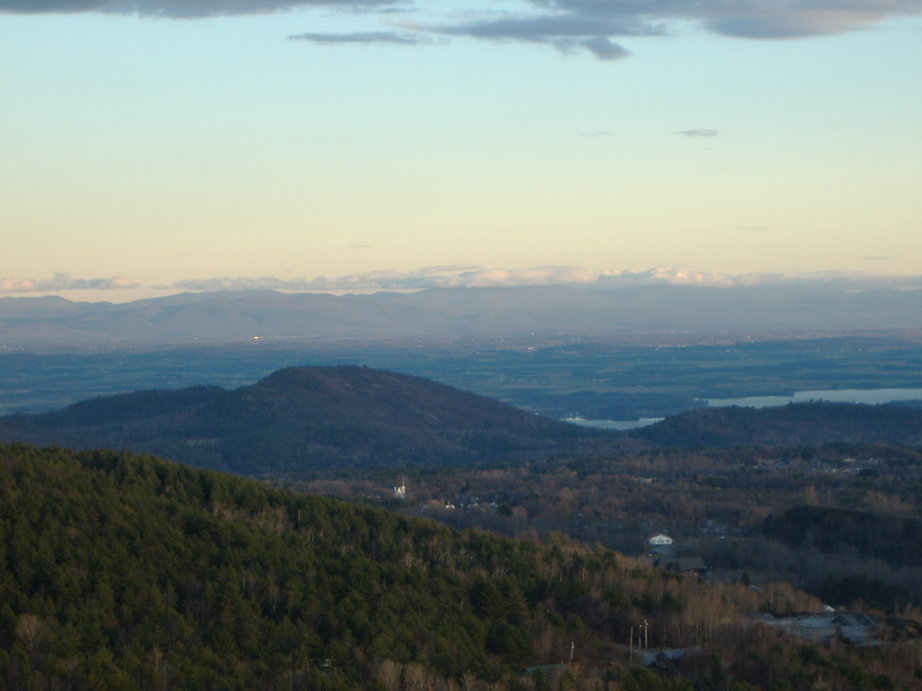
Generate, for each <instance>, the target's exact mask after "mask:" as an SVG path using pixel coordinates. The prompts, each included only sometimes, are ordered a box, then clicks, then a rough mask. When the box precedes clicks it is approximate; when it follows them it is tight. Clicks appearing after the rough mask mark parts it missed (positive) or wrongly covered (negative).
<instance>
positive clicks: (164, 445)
mask: <svg viewBox="0 0 922 691" xmlns="http://www.w3.org/2000/svg"><path fill="white" fill-rule="evenodd" d="M617 440H618V437H617V435H614V434H605V433H601V432H597V431H592V430H587V429H583V428H579V427H576V426H575V425H569V424H565V423H561V422H557V421H555V420H551V419H548V418H543V417H539V416H537V415H533V414H531V413H527V412H524V411H522V410H519V409H518V408H514V407H512V406H509V405H506V404H504V403H500V402H499V401H495V400H493V399H490V398H485V397H483V396H478V395H475V394H472V393H468V392H465V391H460V390H458V389H454V388H452V387H449V386H445V385H442V384H437V383H435V382H433V381H430V380H427V379H421V378H418V377H411V376H408V375H403V374H397V373H395V372H388V371H384V370H377V369H371V368H367V367H354V366H343V367H297V368H289V369H284V370H280V371H278V372H275V373H274V374H272V375H270V376H268V377H266V378H265V379H263V380H261V381H259V382H258V383H256V384H254V385H252V386H246V387H242V388H239V389H236V390H233V391H228V390H225V389H220V388H216V387H194V388H189V389H183V390H178V391H143V392H136V393H130V394H120V395H116V396H110V397H103V398H97V399H92V400H87V401H83V402H80V403H76V404H74V405H71V406H69V407H68V408H65V409H63V410H61V411H58V412H54V413H42V414H33V415H12V416H7V417H4V418H2V419H0V441H24V442H27V443H31V444H37V445H49V444H56V445H60V446H68V447H72V448H99V447H103V448H116V449H127V450H132V451H138V452H143V453H152V454H156V455H158V456H162V457H165V458H169V459H171V460H176V461H181V462H185V463H189V464H192V465H198V466H203V467H210V468H216V469H220V470H227V471H230V472H235V473H240V474H255V473H264V472H289V471H309V470H314V469H323V468H331V467H341V466H352V467H362V466H386V465H392V466H402V465H405V464H416V465H422V464H425V465H430V466H438V465H446V464H453V465H463V464H470V463H482V462H487V461H489V462H500V461H503V462H509V461H516V460H524V459H534V458H540V457H544V456H548V455H555V454H556V455H561V454H578V453H587V452H589V451H591V450H595V451H599V450H611V449H613V448H614V445H615V444H617V443H618V441H617Z"/></svg>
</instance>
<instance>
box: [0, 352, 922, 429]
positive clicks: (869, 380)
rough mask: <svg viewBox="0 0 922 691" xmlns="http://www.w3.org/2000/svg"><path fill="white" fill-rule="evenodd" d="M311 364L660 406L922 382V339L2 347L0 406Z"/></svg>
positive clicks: (529, 401)
mask: <svg viewBox="0 0 922 691" xmlns="http://www.w3.org/2000/svg"><path fill="white" fill-rule="evenodd" d="M307 364H311V365H332V364H365V365H368V366H371V367H379V368H384V369H391V370H395V371H399V372H404V373H407V374H414V375H418V376H424V377H428V378H431V379H434V380H436V381H439V382H442V383H445V384H449V385H451V386H456V387H459V388H462V389H467V390H470V391H474V392H476V393H479V394H482V395H486V396H491V397H493V398H497V399H499V400H502V401H504V402H507V403H511V404H513V405H517V406H519V407H521V408H524V409H527V410H531V411H534V412H538V413H541V414H544V415H548V416H551V417H557V418H561V417H566V416H568V415H581V416H582V417H585V418H594V419H633V418H637V417H661V416H664V415H671V414H675V413H678V412H681V411H683V410H688V409H690V408H693V407H695V406H696V405H700V402H698V400H699V399H705V398H737V397H743V396H764V395H790V394H792V393H793V392H794V391H801V390H811V389H868V388H891V387H892V388H914V387H922V346H919V345H916V344H907V343H902V342H898V341H894V340H887V339H871V338H857V337H856V338H822V339H809V340H788V341H763V342H756V343H743V344H736V345H724V344H721V345H692V346H664V347H651V346H637V345H630V346H628V345H623V344H616V343H606V342H590V341H573V342H568V343H564V344H561V343H554V344H544V345H542V344H512V345H510V344H509V343H507V342H493V343H489V342H471V343H463V344H458V343H447V342H444V341H441V342H422V341H413V342H400V343H395V342H387V343H382V342H370V341H347V342H336V343H309V344H308V343H297V342H292V343H290V344H286V345H279V344H271V345H268V344H267V345H263V344H255V343H254V344H253V345H247V346H233V347H226V348H219V347H208V348H205V347H202V348H184V349H173V350H160V351H151V352H142V351H129V350H118V351H107V352H96V353H89V354H88V353H83V354H62V353H57V354H45V355H37V354H28V353H11V354H4V355H0V413H2V414H5V413H9V412H14V411H41V410H51V409H56V408H60V407H63V406H65V405H68V404H69V403H72V402H75V401H78V400H82V399H85V398H89V397H93V396H99V395H105V394H111V393H118V392H124V391H135V390H143V389H169V388H181V387H185V386H189V385H192V384H214V385H218V386H223V387H228V388H233V387H237V386H241V385H244V384H248V383H252V382H255V381H256V380H258V379H260V378H261V377H263V376H265V375H267V374H269V373H270V372H272V371H274V370H276V369H279V368H281V367H285V366H290V365H307Z"/></svg>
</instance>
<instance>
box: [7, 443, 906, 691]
mask: <svg viewBox="0 0 922 691" xmlns="http://www.w3.org/2000/svg"><path fill="white" fill-rule="evenodd" d="M808 607H812V608H818V607H819V603H818V602H817V601H815V600H812V599H810V598H808V597H807V596H805V595H803V594H800V593H797V592H796V591H793V590H792V589H790V587H788V586H783V585H767V584H766V585H764V587H763V589H762V591H753V590H750V589H748V588H744V587H742V586H738V585H735V584H720V583H712V584H703V583H701V582H699V581H698V580H697V579H695V578H680V577H678V576H675V575H671V574H668V573H666V572H659V571H656V570H654V569H653V568H652V567H650V566H649V565H646V564H643V563H640V562H635V561H633V560H629V559H627V558H624V557H620V556H618V555H616V554H614V553H613V552H610V551H607V550H603V549H601V548H589V547H584V546H580V545H578V544H575V543H570V542H568V541H566V540H565V539H564V538H562V537H558V538H555V539H554V540H552V541H551V542H550V543H548V544H537V543H531V542H516V541H512V540H508V539H502V538H499V537H495V536H491V535H489V534H486V533H481V532H467V533H458V532H454V531H452V530H450V529H448V528H446V527H444V526H440V525H438V524H436V523H434V522H429V521H422V520H410V519H405V518H401V517H399V516H397V515H396V514H393V513H389V512H386V511H383V510H381V509H376V508H372V507H368V506H361V505H356V504H347V503H344V502H339V501H336V500H332V499H325V498H318V497H310V496H305V495H296V494H293V493H289V492H283V491H281V490H275V489H272V488H270V487H268V486H266V485H263V484H260V483H257V482H256V481H253V480H248V479H244V478H238V477H234V476H230V475H222V474H220V473H216V472H213V471H208V470H201V469H195V468H190V467H188V466H183V465H180V464H173V463H166V462H162V461H158V460H156V459H153V458H148V457H138V456H132V455H128V454H117V453H114V452H110V451H84V452H73V451H67V450H61V449H46V450H38V449H35V448H33V447H28V446H25V445H21V444H15V445H10V446H3V445H0V687H3V688H10V689H26V688H30V689H56V688H70V689H78V690H80V689H92V690H93V691H100V690H105V689H142V690H143V689H166V688H182V689H241V690H242V689H247V690H249V689H306V688H309V689H318V690H320V691H324V690H328V691H339V690H343V689H372V690H379V691H390V690H392V689H393V690H396V689H407V688H418V689H432V690H433V691H440V690H447V689H449V688H466V689H470V690H472V691H481V690H484V691H485V689H487V688H492V689H496V688H504V689H512V688H520V689H530V688H550V687H549V686H548V684H547V679H543V678H541V679H539V678H536V677H529V676H528V675H526V674H524V673H523V671H522V670H523V668H524V667H526V666H529V665H541V664H551V663H560V662H561V661H565V660H568V659H569V658H570V656H571V655H572V656H573V661H574V662H575V663H576V664H574V665H572V666H570V667H569V668H567V669H566V671H563V670H562V669H558V670H556V671H555V672H554V674H557V675H558V676H559V675H561V674H563V677H562V681H561V682H560V683H559V684H558V683H557V681H556V680H555V682H554V688H599V687H601V686H602V684H604V683H605V682H616V683H617V685H618V688H622V689H680V688H681V689H685V688H692V687H691V686H686V685H685V683H684V682H682V681H680V680H678V679H661V678H659V677H657V676H656V675H654V674H653V673H651V672H649V671H646V670H642V669H636V668H631V667H629V666H628V662H629V660H627V659H626V656H624V657H623V658H620V657H619V652H618V651H619V650H620V648H621V646H622V645H623V644H624V643H626V642H628V641H629V640H631V635H632V632H636V631H638V630H640V626H641V625H643V626H644V627H645V631H646V632H647V633H646V634H645V635H648V636H649V644H650V646H651V647H659V646H663V647H670V648H677V647H690V646H699V647H700V648H701V649H702V650H703V651H706V652H705V653H704V654H705V655H706V656H707V657H703V658H695V659H704V660H708V662H707V663H706V664H703V665H696V664H694V660H693V661H692V663H691V664H690V666H688V667H679V668H673V671H672V674H673V675H674V674H678V673H680V674H682V675H683V676H686V677H687V678H688V680H689V681H691V682H693V683H695V684H696V687H698V688H717V687H719V686H720V687H724V686H726V687H727V688H729V687H731V686H732V687H734V688H737V687H738V688H744V687H745V688H767V685H766V686H762V685H761V684H762V683H763V682H765V680H769V679H770V680H774V682H775V684H776V685H778V684H782V682H783V686H784V688H812V684H811V681H810V680H812V679H815V678H817V676H818V675H820V674H821V675H822V678H823V680H824V683H829V684H831V685H830V686H829V688H858V686H855V685H854V684H852V682H854V681H855V679H858V680H859V681H862V682H865V681H868V680H870V679H871V678H876V677H875V676H874V675H877V676H879V677H880V678H883V676H884V673H885V672H886V674H888V675H894V676H892V678H891V676H887V678H886V680H885V681H886V682H887V683H888V684H889V686H880V685H878V687H879V688H895V686H894V684H895V683H896V684H900V687H901V688H902V687H903V686H902V685H906V688H908V685H909V684H912V679H911V674H912V665H911V664H909V663H906V664H903V663H900V664H896V663H893V662H892V661H889V662H888V660H887V659H884V658H883V657H882V656H878V655H867V654H862V655H861V656H856V655H851V653H850V652H849V651H848V650H842V651H839V652H837V653H836V655H837V657H836V661H835V664H833V663H832V661H831V659H830V657H829V656H828V655H827V654H825V653H823V652H822V651H819V650H816V649H814V648H811V650H810V655H809V656H807V655H804V654H803V653H802V650H803V644H802V642H798V641H796V640H792V639H787V638H785V637H784V636H783V635H782V634H781V633H780V632H776V631H774V630H767V629H764V628H762V627H758V626H753V615H754V614H755V613H756V612H759V611H763V610H764V611H769V610H771V611H776V612H784V611H795V610H803V609H805V608H808ZM634 640H636V638H635V639H634ZM893 650H894V651H895V650H896V649H895V648H894V649H893ZM799 651H800V652H799ZM896 652H898V651H896ZM896 652H890V650H889V649H888V651H887V654H888V655H890V656H891V657H892V655H895V654H896ZM900 654H902V653H900ZM711 656H713V657H711ZM913 659H914V658H913ZM618 660H621V661H620V662H619V661H618ZM710 660H713V661H714V662H710ZM612 661H615V666H614V667H612V666H610V665H611V662H612ZM718 662H719V663H718ZM900 675H902V676H903V677H905V678H901V677H900ZM907 675H910V676H907ZM737 682H746V684H753V686H748V685H746V684H741V683H737ZM488 684H489V686H488ZM577 684H578V686H577ZM734 684H736V685H734ZM849 684H852V685H849ZM860 687H861V688H864V684H862V685H861V686H860ZM773 688H774V687H773Z"/></svg>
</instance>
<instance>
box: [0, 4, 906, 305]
mask: <svg viewBox="0 0 922 691" xmlns="http://www.w3.org/2000/svg"><path fill="white" fill-rule="evenodd" d="M54 2H56V0H52V2H51V3H48V2H44V3H43V5H44V6H46V7H47V6H48V5H49V4H54ZM66 3H67V0H61V4H60V5H59V8H60V9H65V8H66ZM84 4H85V5H89V6H98V8H99V9H102V10H107V9H110V8H111V7H113V6H114V4H113V3H106V2H98V3H94V2H93V0H90V1H89V2H88V3H84ZM30 5H31V1H30V0H15V1H14V0H0V11H2V10H4V8H6V9H7V10H16V11H7V12H6V13H3V14H0V93H2V94H3V104H4V107H3V108H2V109H0V124H2V131H3V133H4V134H3V155H2V157H0V184H2V187H3V190H4V194H3V195H2V198H0V229H2V233H3V245H4V252H3V253H2V256H0V281H2V282H0V288H2V289H4V290H5V291H6V292H7V293H8V294H25V293H22V292H15V291H16V290H17V289H20V288H30V287H32V288H39V292H42V291H45V292H47V291H49V290H51V288H50V287H49V286H57V288H55V292H60V291H61V289H62V288H63V287H66V286H67V285H68V280H71V281H72V282H75V283H77V284H80V285H96V286H105V285H108V283H106V280H107V279H111V278H114V277H122V279H123V280H122V283H136V284H138V285H139V286H142V287H144V288H145V289H146V288H147V287H149V286H155V285H159V286H168V287H171V288H172V287H173V286H174V285H176V284H177V283H178V282H183V283H182V285H183V286H186V287H194V286H196V285H197V281H198V282H201V283H202V285H205V283H204V281H206V280H207V279H215V278H219V277H226V278H235V277H251V278H253V277H266V278H274V279H279V280H280V281H291V282H293V283H292V285H298V284H299V281H301V279H304V280H305V281H310V280H311V279H314V278H315V277H317V276H326V277H328V278H334V277H340V276H345V275H350V274H365V273H366V272H372V271H379V270H380V271H388V272H394V273H396V274H398V275H399V274H403V273H407V272H415V271H417V270H419V269H420V268H421V267H429V266H438V265H452V266H455V265H463V266H478V267H486V268H491V269H511V268H525V267H537V266H546V265H555V266H559V265H564V266H579V267H586V268H588V269H589V270H590V274H589V275H594V273H592V272H598V271H615V272H617V271H620V270H624V269H628V270H632V271H642V270H645V269H649V268H651V267H657V266H678V267H687V268H688V269H693V270H697V271H702V272H716V273H722V274H734V275H735V274H744V273H752V272H817V271H863V272H871V273H880V274H908V275H919V274H922V193H920V192H919V190H920V189H922V88H920V77H919V75H920V74H922V2H918V1H915V2H910V1H903V2H900V1H898V0H897V1H894V2H885V3H884V2H878V3H874V2H860V1H858V0H854V1H849V2H838V3H837V2H832V1H831V0H827V1H826V2H823V1H821V0H814V1H812V2H811V1H809V0H805V1H803V2H799V3H783V2H775V3H768V2H761V1H752V2H747V1H746V0H743V1H741V2H737V3H727V2H725V1H724V0H720V1H715V2H711V3H708V2H704V3H691V2H681V1H677V2H672V3H665V2H651V3H648V4H647V5H644V3H636V2H624V1H623V0H598V1H596V2H592V1H590V0H559V1H558V2H555V3H551V4H550V5H542V4H540V3H536V4H530V3H526V2H522V3H502V2H494V3H489V4H480V5H476V4H471V5H465V4H463V3H458V2H452V3H425V2H422V1H420V2H418V3H417V4H416V5H415V6H412V5H409V4H407V5H403V6H401V9H403V10H406V11H400V12H386V13H385V12H360V13H357V12H355V11H344V10H342V9H336V8H335V7H333V6H316V7H313V8H311V7H304V6H302V7H299V8H296V9H293V10H290V11H280V12H268V13H263V14H247V13H245V12H244V13H238V14H233V12H236V11H237V10H239V9H241V8H243V9H244V10H249V9H251V8H252V7H255V6H256V5H259V6H262V7H267V8H268V7H271V1H270V0H266V2H261V3H248V2H236V4H234V3H222V0H198V1H197V2H190V3H182V2H179V1H177V2H173V3H167V4H158V3H157V2H155V1H151V0H146V2H145V3H143V7H145V8H146V9H148V10H149V11H151V12H153V11H159V12H160V13H162V14H170V13H173V14H176V13H182V12H184V11H185V10H186V9H188V8H194V10H195V11H196V12H198V13H203V12H205V11H206V9H203V8H212V9H215V8H217V10H220V9H223V11H226V12H231V16H220V17H213V18H199V19H170V18H138V17H136V16H127V15H122V14H113V13H111V12H102V11H84V12H74V13H69V14H55V13H46V12H30V13H22V12H21V10H23V9H29V7H30ZM661 5H669V6H671V7H677V8H679V10H681V11H677V10H673V11H672V12H673V15H679V14H681V15H682V16H683V17H684V18H685V19H684V20H683V21H681V22H679V21H677V20H675V19H674V18H673V17H672V16H670V14H669V13H667V12H665V11H658V12H652V13H648V14H642V13H638V12H636V11H632V12H626V11H625V8H628V9H629V8H631V7H635V8H636V7H656V6H661ZM686 5H687V7H688V8H692V7H695V8H697V9H695V10H694V11H692V10H691V9H685V10H682V8H683V7H684V6H686ZM542 6H545V7H552V8H556V10H555V11H554V12H553V13H550V14H549V13H548V11H547V10H546V9H542ZM846 6H847V7H849V8H851V11H850V12H849V13H842V12H835V13H833V12H830V11H828V10H827V9H824V8H828V7H846ZM727 7H731V8H734V9H733V10H732V11H730V10H727V9H726V8H727ZM882 7H886V8H890V9H891V11H890V12H886V13H885V12H882V11H880V9H879V8H882ZM484 8H488V9H489V11H490V14H486V15H485V14H483V12H482V10H483V9H484ZM587 8H588V9H587ZM599 8H602V10H604V11H603V12H601V13H600V10H599ZM610 8H616V9H617V12H615V11H614V10H611V9H610ZM701 8H705V9H701ZM708 8H710V9H708ZM740 8H743V9H740ZM766 8H768V9H766ZM803 8H813V9H812V10H810V11H809V12H807V11H805V10H804V9H803ZM217 10H215V11H217ZM743 10H745V11H743ZM683 12H684V14H683ZM510 13H511V14H510ZM523 18H524V19H523ZM513 20H514V21H513ZM485 22H486V23H485ZM491 22H492V23H491ZM497 22H499V23H497ZM616 22H617V23H619V24H618V26H616V27H612V26H611V25H612V24H613V23H616ZM628 24H630V26H627V25H628ZM587 26H588V27H589V28H586V27H587ZM596 26H598V27H600V29H599V35H595V27H596ZM625 26H627V28H625ZM561 27H562V28H561ZM574 27H575V28H574ZM434 29H439V30H434ZM604 31H609V32H610V33H608V34H604ZM555 32H556V33H555ZM721 32H723V33H721ZM484 33H488V34H491V35H494V36H495V35H496V34H497V33H501V34H503V36H504V40H502V41H496V40H490V39H483V38H473V37H471V36H469V34H484ZM631 33H658V34H662V35H630V34H631ZM778 33H782V34H785V35H790V34H798V35H800V34H804V33H807V34H815V35H806V36H800V37H798V38H791V37H785V38H774V37H768V38H766V36H775V35H776V34H778ZM305 34H309V35H310V37H311V40H305V39H300V40H296V39H289V37H291V36H297V35H305ZM465 34H468V35H465ZM603 34H604V35H603ZM727 34H735V35H727ZM824 34H825V35H824ZM750 36H758V38H750ZM320 39H327V40H320ZM345 39H352V40H345ZM358 39H361V40H358ZM370 39H374V40H370ZM383 39H387V40H388V41H392V40H399V41H410V40H412V41H420V42H422V43H420V44H404V43H392V42H382V41H383ZM584 44H585V45H584ZM555 46H556V47H555ZM586 46H589V47H588V48H587V47H586ZM619 46H620V47H621V48H622V49H623V50H624V51H626V52H627V53H628V54H627V55H626V56H625V57H620V58H619V59H611V60H605V59H598V56H601V57H619V56H620V55H621V52H620V51H619V48H618V47H619ZM59 272H63V273H66V274H69V275H70V276H71V279H62V278H60V277H59V279H56V280H55V279H52V276H53V275H54V274H55V273H59ZM96 279H98V280H96ZM94 280H96V282H95V283H93V281H94ZM270 282H271V281H264V283H267V284H268V283H270ZM228 283H231V282H228ZM136 292H137V294H138V295H140V294H141V293H142V292H144V291H143V290H141V289H139V290H138V291H136ZM61 294H65V293H63V292H62V293H61ZM113 294H114V293H113ZM69 296H70V295H69Z"/></svg>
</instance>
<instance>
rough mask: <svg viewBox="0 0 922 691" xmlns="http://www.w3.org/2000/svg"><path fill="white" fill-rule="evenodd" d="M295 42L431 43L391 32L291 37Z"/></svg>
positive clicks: (310, 34) (414, 36)
mask: <svg viewBox="0 0 922 691" xmlns="http://www.w3.org/2000/svg"><path fill="white" fill-rule="evenodd" d="M288 38H289V39H291V40H293V41H311V42H313V43H325V44H339V43H365V44H372V43H391V44H396V45H404V46H412V45H419V44H423V43H431V41H430V40H429V39H427V38H425V37H423V36H417V35H414V34H398V33H394V32H389V31H369V32H355V33H351V34H323V33H306V34H295V35H294V36H289V37H288Z"/></svg>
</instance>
